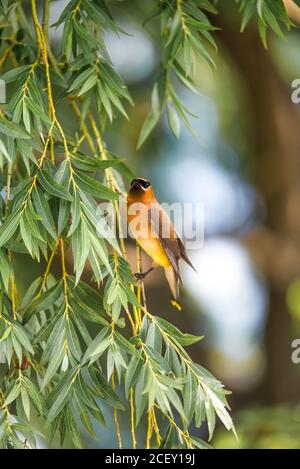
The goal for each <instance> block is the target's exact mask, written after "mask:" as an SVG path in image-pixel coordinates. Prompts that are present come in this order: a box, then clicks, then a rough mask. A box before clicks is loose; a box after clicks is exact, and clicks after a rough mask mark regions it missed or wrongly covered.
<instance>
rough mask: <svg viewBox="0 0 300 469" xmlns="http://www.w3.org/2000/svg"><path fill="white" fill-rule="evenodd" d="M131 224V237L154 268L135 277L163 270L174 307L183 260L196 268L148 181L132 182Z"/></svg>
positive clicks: (128, 204)
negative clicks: (159, 268) (158, 269)
mask: <svg viewBox="0 0 300 469" xmlns="http://www.w3.org/2000/svg"><path fill="white" fill-rule="evenodd" d="M127 221H128V227H129V233H130V235H131V236H133V237H134V238H135V239H136V241H137V242H138V243H139V245H140V246H141V247H142V249H143V250H144V251H145V252H146V253H147V254H148V255H149V256H150V257H151V258H152V260H153V264H152V267H151V269H149V270H148V271H147V272H142V273H138V274H135V277H136V278H138V279H141V278H145V276H146V275H147V274H148V273H149V272H151V271H152V270H153V269H154V268H155V267H158V266H161V267H163V268H164V270H165V275H166V277H167V280H168V283H169V285H170V289H171V292H172V295H173V304H174V305H178V303H177V301H176V300H177V299H178V286H179V285H178V284H179V281H180V282H181V277H180V272H179V265H178V263H179V259H183V260H184V261H185V262H186V263H187V264H188V265H189V266H190V267H192V268H193V269H194V270H195V268H194V267H193V265H192V263H191V261H190V260H189V258H188V257H187V254H186V252H185V247H184V245H183V243H182V241H181V239H180V238H179V237H178V235H177V233H176V232H175V229H174V226H173V223H172V222H171V220H170V218H169V216H168V215H167V213H166V212H165V211H164V210H163V208H162V207H161V206H160V205H159V203H158V201H157V199H156V197H155V195H154V192H153V189H152V186H151V184H150V182H149V181H147V179H144V178H138V179H133V181H132V182H131V187H130V190H129V192H128V196H127Z"/></svg>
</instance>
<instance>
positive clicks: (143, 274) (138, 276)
mask: <svg viewBox="0 0 300 469" xmlns="http://www.w3.org/2000/svg"><path fill="white" fill-rule="evenodd" d="M152 270H153V267H151V268H150V269H149V270H147V271H146V272H136V273H135V274H133V276H134V278H135V279H136V280H145V278H146V277H147V275H148V274H150V272H152Z"/></svg>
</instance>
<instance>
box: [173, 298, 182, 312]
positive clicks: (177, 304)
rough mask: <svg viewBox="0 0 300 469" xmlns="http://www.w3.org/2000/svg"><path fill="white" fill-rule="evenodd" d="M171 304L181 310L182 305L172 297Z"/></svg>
mask: <svg viewBox="0 0 300 469" xmlns="http://www.w3.org/2000/svg"><path fill="white" fill-rule="evenodd" d="M171 305H172V306H173V307H174V308H176V309H178V311H181V310H182V307H181V305H180V304H179V303H178V301H176V300H175V299H174V298H171Z"/></svg>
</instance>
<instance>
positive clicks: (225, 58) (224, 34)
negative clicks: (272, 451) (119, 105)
mask: <svg viewBox="0 0 300 469" xmlns="http://www.w3.org/2000/svg"><path fill="white" fill-rule="evenodd" d="M66 3H67V2H66V1H64V0H58V1H55V2H52V18H51V22H52V23H54V22H55V20H56V19H57V17H58V16H59V13H60V12H61V10H62V8H63V7H64V5H65V4H66ZM110 4H111V7H112V8H113V14H114V17H115V18H116V20H117V21H118V23H119V24H120V25H121V27H122V28H123V29H124V30H125V31H126V32H127V33H128V35H127V36H124V35H122V37H121V38H118V37H117V36H116V35H113V34H111V33H108V34H107V44H108V48H109V52H110V54H111V57H112V60H113V63H114V65H115V66H116V67H117V69H118V71H119V73H120V74H121V75H122V76H123V78H124V79H125V81H126V83H127V85H128V87H129V90H130V92H131V95H132V97H133V100H134V102H135V107H134V108H129V109H128V114H129V120H128V121H126V120H125V119H123V118H119V119H117V120H116V121H115V122H114V124H113V126H110V127H109V129H108V132H107V135H106V138H107V141H108V146H109V148H111V149H112V150H113V151H115V153H116V154H118V155H121V156H123V157H124V158H126V160H127V162H128V163H129V165H130V166H131V167H132V168H134V169H135V172H136V173H137V174H138V175H140V176H143V177H146V178H148V179H150V180H151V182H152V184H153V186H154V188H155V191H156V193H157V197H158V199H159V200H160V201H165V202H174V201H176V202H177V201H178V202H194V203H196V202H202V203H203V204H204V216H205V241H204V244H203V246H202V248H201V249H199V250H191V251H190V252H189V256H190V258H191V260H192V262H193V264H194V265H195V267H196V269H197V271H198V272H199V273H198V274H196V273H194V272H193V271H192V270H191V269H189V268H188V267H187V268H185V267H184V266H183V283H184V289H183V291H182V305H183V308H182V311H181V312H177V311H176V310H174V309H173V308H172V307H171V305H170V304H169V292H168V286H167V284H166V282H165V280H164V277H163V273H162V272H161V271H160V270H159V269H158V270H156V271H154V272H152V273H151V274H149V276H148V277H147V279H146V282H145V285H146V292H147V300H148V306H149V308H150V310H152V311H157V312H159V314H161V315H162V316H163V317H164V318H166V319H167V320H170V321H171V322H173V323H174V324H175V325H176V326H178V327H180V328H181V329H184V330H188V331H189V332H191V333H194V334H197V335H202V334H204V335H205V338H204V340H202V341H201V342H200V344H199V345H196V346H194V347H193V348H192V351H191V355H192V358H193V359H194V360H195V361H197V362H200V363H201V364H203V365H204V366H205V367H207V368H209V369H210V370H211V371H212V372H213V373H214V374H215V375H217V376H218V377H219V378H220V379H221V380H222V381H223V383H224V384H225V385H226V388H229V389H231V391H232V396H229V402H230V405H231V408H232V409H233V419H234V422H235V425H236V428H237V432H238V436H239V441H238V442H237V441H235V438H234V436H233V435H231V434H230V433H226V432H225V431H224V430H223V429H222V428H221V426H220V429H219V431H217V432H216V435H215V437H214V439H213V442H212V443H213V445H215V446H217V447H223V448H224V447H225V448H228V447H242V448H254V447H255V448H299V447H300V443H299V434H300V407H299V405H300V365H296V364H293V363H292V361H291V353H292V348H291V342H292V340H293V339H294V338H296V337H298V336H299V332H300V242H299V240H300V107H299V105H295V104H293V103H292V101H291V92H292V88H291V82H292V80H294V79H295V78H298V77H300V55H299V41H300V32H299V30H297V29H296V28H293V29H292V31H291V32H288V33H285V38H284V39H282V38H280V37H277V36H275V35H273V34H272V33H270V34H269V38H268V50H267V51H266V50H265V49H264V47H263V46H262V44H261V41H260V38H259V35H258V32H257V27H256V22H251V23H250V24H249V25H248V27H247V29H246V31H245V32H243V33H242V34H241V33H240V23H241V17H240V13H239V11H238V6H237V4H236V2H235V1H234V0H226V2H224V1H220V2H219V4H218V9H219V11H220V14H219V15H217V16H216V17H213V24H214V25H215V26H217V27H219V28H220V30H219V31H215V32H214V38H215V39H216V41H217V44H218V52H217V54H214V59H215V61H216V70H214V71H211V70H210V69H209V68H208V67H207V65H206V64H205V63H202V62H200V61H199V62H197V64H196V81H197V84H198V86H199V89H200V91H201V95H200V96H195V95H193V94H192V93H189V92H187V91H186V90H183V89H181V88H180V87H179V88H178V94H179V96H180V98H181V99H182V101H183V102H184V103H185V105H186V106H187V108H188V109H190V110H191V111H192V112H194V113H195V114H197V116H198V118H197V119H191V123H192V125H193V127H194V129H195V130H196V132H197V135H198V136H199V140H197V139H195V138H194V137H193V136H192V135H191V134H190V133H189V132H188V131H187V130H185V129H184V128H183V129H182V132H181V136H180V139H179V140H176V138H175V137H174V136H173V134H172V133H171V131H170V130H169V128H168V125H167V121H166V116H164V118H163V119H162V120H161V121H160V123H159V124H158V126H157V127H156V129H155V131H154V132H153V134H152V135H151V136H150V138H149V139H148V140H147V142H146V143H145V144H144V145H143V146H142V148H141V149H139V150H138V151H137V150H136V145H137V140H138V135H139V132H140V129H141V125H142V122H143V121H144V119H145V117H146V115H147V113H148V112H149V110H150V106H151V91H152V86H153V82H154V79H155V73H156V69H157V65H158V60H159V34H158V28H159V21H158V19H153V20H152V21H150V22H148V23H147V24H146V25H144V26H142V23H143V20H144V18H145V17H146V16H147V14H148V13H149V3H148V2H147V0H128V1H122V2H117V1H115V2H110ZM51 34H52V37H51V39H52V42H53V45H54V47H55V46H56V47H59V44H60V41H61V30H60V28H57V29H55V28H53V29H52V33H51ZM60 112H62V113H63V112H66V111H65V110H64V109H61V110H60ZM72 119H73V117H72V115H71V114H70V128H71V126H72ZM74 128H75V122H74ZM128 252H129V257H130V260H131V262H132V265H133V266H134V265H135V246H134V244H132V245H129V246H128ZM18 262H19V265H20V269H22V270H23V272H24V285H23V288H24V290H25V289H26V285H27V284H28V283H30V280H31V279H30V278H29V276H30V275H29V273H30V268H29V265H28V259H27V258H26V266H25V265H24V263H23V260H22V257H21V256H20V257H19V259H18ZM148 264H149V265H150V260H149V259H148V258H146V256H145V258H143V267H144V269H147V267H148ZM25 267H26V268H25ZM41 271H42V268H41ZM35 275H36V273H34V275H32V278H34V276H35ZM20 288H22V285H20ZM108 412H109V411H108ZM121 430H122V433H123V435H124V438H125V439H126V435H127V439H128V442H127V443H128V446H129V445H130V432H129V423H128V419H127V418H126V416H123V417H122V419H121ZM98 431H99V435H100V437H101V446H102V447H116V436H115V433H114V428H113V426H112V428H107V429H103V428H101V429H100V428H99V429H98ZM197 431H198V430H194V433H195V434H197ZM199 436H203V435H199ZM204 436H205V435H204ZM97 440H98V438H97V439H96V440H95V441H90V440H87V442H86V444H87V446H90V447H94V446H95V445H97ZM124 446H125V447H126V441H125V442H124Z"/></svg>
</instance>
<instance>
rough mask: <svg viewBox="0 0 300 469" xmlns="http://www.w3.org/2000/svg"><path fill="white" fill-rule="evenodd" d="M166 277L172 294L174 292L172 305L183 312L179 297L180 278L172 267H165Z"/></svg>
mask: <svg viewBox="0 0 300 469" xmlns="http://www.w3.org/2000/svg"><path fill="white" fill-rule="evenodd" d="M164 269H165V275H166V277H167V280H168V283H169V286H170V289H171V292H172V300H171V304H172V306H174V307H175V308H177V309H178V310H181V306H180V304H179V303H178V295H179V280H180V279H179V276H178V275H177V273H176V272H175V270H174V269H173V267H172V266H171V265H169V266H168V267H165V268H164Z"/></svg>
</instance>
